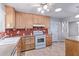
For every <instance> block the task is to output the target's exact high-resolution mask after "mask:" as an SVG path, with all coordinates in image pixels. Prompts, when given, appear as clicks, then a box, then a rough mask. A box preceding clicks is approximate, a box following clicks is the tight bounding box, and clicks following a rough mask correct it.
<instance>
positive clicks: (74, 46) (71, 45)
mask: <svg viewBox="0 0 79 59" xmlns="http://www.w3.org/2000/svg"><path fill="white" fill-rule="evenodd" d="M65 55H66V56H79V42H78V41H75V40H69V39H66V40H65Z"/></svg>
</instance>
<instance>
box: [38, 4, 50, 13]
mask: <svg viewBox="0 0 79 59" xmlns="http://www.w3.org/2000/svg"><path fill="white" fill-rule="evenodd" d="M37 10H38V11H39V12H41V13H42V14H43V13H44V12H45V11H47V12H49V9H48V4H47V3H41V4H40V7H39V8H37Z"/></svg>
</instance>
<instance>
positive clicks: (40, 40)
mask: <svg viewBox="0 0 79 59" xmlns="http://www.w3.org/2000/svg"><path fill="white" fill-rule="evenodd" d="M33 33H34V36H35V48H36V49H39V48H44V47H46V35H44V34H43V32H42V31H34V32H33Z"/></svg>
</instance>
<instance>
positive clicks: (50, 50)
mask: <svg viewBox="0 0 79 59" xmlns="http://www.w3.org/2000/svg"><path fill="white" fill-rule="evenodd" d="M22 56H65V45H64V42H54V43H52V46H49V47H46V48H42V49H35V50H30V51H25V52H23V53H22Z"/></svg>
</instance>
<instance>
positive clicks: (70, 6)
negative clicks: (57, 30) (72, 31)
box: [7, 3, 79, 18]
mask: <svg viewBox="0 0 79 59" xmlns="http://www.w3.org/2000/svg"><path fill="white" fill-rule="evenodd" d="M7 5H10V6H12V7H14V8H15V10H16V11H20V12H25V13H34V14H41V13H40V12H38V11H37V8H38V7H40V6H39V3H7ZM35 5H36V6H35ZM37 5H38V6H37ZM48 8H49V9H50V11H49V12H45V13H44V14H41V15H47V16H51V17H56V18H64V17H69V16H75V15H76V14H78V13H79V4H78V3H52V4H49V7H48ZM56 8H62V11H61V12H55V9H56Z"/></svg>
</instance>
